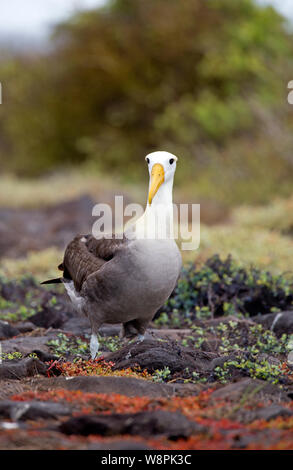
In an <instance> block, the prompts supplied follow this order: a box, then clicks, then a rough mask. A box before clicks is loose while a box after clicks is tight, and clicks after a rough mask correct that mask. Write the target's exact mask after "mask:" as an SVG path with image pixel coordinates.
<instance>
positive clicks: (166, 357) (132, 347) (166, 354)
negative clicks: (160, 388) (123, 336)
mask: <svg viewBox="0 0 293 470" xmlns="http://www.w3.org/2000/svg"><path fill="white" fill-rule="evenodd" d="M216 357H217V354H215V353H212V352H204V351H200V350H196V349H191V348H185V347H183V346H181V345H180V344H179V343H176V342H173V341H169V342H167V341H156V340H147V339H146V340H144V341H143V342H141V343H133V344H128V345H127V346H125V347H124V348H122V349H120V350H119V351H116V352H114V353H112V354H109V355H107V361H112V362H114V363H115V366H114V369H125V368H127V367H135V366H139V367H140V368H141V369H142V370H144V369H146V370H147V371H148V372H150V373H153V372H155V371H156V370H160V369H164V368H165V367H168V368H169V369H170V372H171V373H172V374H173V373H175V372H181V371H183V370H185V369H186V368H188V369H189V370H190V371H196V372H206V371H208V370H209V369H210V364H211V361H212V359H214V358H216Z"/></svg>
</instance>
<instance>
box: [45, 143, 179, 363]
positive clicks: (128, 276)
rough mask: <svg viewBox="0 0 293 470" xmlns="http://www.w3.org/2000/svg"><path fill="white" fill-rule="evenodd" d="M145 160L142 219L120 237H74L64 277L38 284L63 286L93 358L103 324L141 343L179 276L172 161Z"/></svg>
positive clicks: (166, 156) (167, 156)
mask: <svg viewBox="0 0 293 470" xmlns="http://www.w3.org/2000/svg"><path fill="white" fill-rule="evenodd" d="M145 160H146V162H147V166H148V171H149V191H148V197H147V203H146V209H145V212H144V213H143V215H142V216H141V217H140V218H139V219H138V220H137V221H136V222H135V223H133V225H131V226H130V227H128V228H127V229H126V230H124V233H123V235H122V237H120V238H115V235H113V236H112V237H102V238H95V237H94V236H93V235H92V234H90V235H78V236H76V237H75V238H74V239H73V240H72V241H71V242H70V243H69V244H68V245H67V247H66V249H65V253H64V259H63V262H62V263H61V264H60V265H59V266H58V268H59V269H60V270H61V271H63V276H62V277H60V278H58V279H51V280H48V281H44V282H42V284H52V283H57V282H61V283H63V284H64V287H65V289H66V291H67V293H68V295H69V297H70V299H71V301H72V303H73V304H74V306H75V307H76V308H77V309H78V311H79V312H82V313H83V314H85V315H86V316H87V317H88V319H89V321H90V325H91V339H90V352H91V358H92V359H95V358H96V356H97V353H98V349H99V341H98V330H99V328H100V327H101V325H102V324H103V323H110V324H116V323H122V330H121V338H126V339H127V340H132V339H137V340H138V341H142V340H143V339H144V333H145V330H146V328H147V326H148V324H149V323H150V321H151V320H152V319H153V317H154V315H155V313H156V312H157V310H158V309H159V308H160V307H161V306H162V305H163V304H164V303H165V301H166V300H167V299H168V297H169V296H170V294H171V292H172V291H173V289H174V287H175V285H176V283H177V280H178V277H179V274H180V269H181V263H182V260H181V255H180V251H179V249H178V247H177V244H176V242H175V240H174V236H173V202H172V191H173V180H174V174H175V170H176V163H177V157H176V156H175V155H173V154H171V153H169V152H163V151H159V152H153V153H150V154H148V155H147V156H146V157H145Z"/></svg>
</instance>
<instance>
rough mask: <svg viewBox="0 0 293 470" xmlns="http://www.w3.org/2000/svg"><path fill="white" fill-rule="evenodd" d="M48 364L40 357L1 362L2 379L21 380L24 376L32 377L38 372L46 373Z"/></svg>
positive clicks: (0, 377)
mask: <svg viewBox="0 0 293 470" xmlns="http://www.w3.org/2000/svg"><path fill="white" fill-rule="evenodd" d="M47 369H48V366H46V364H44V363H43V362H41V361H39V359H35V358H32V357H30V358H26V359H22V360H21V361H18V362H13V361H7V362H4V363H2V364H0V379H1V380H3V379H15V380H19V379H22V378H23V377H32V376H33V375H36V374H43V375H45V374H46V372H47Z"/></svg>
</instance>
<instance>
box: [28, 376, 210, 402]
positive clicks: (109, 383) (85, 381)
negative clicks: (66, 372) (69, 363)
mask: <svg viewBox="0 0 293 470" xmlns="http://www.w3.org/2000/svg"><path fill="white" fill-rule="evenodd" d="M183 387H184V385H180V384H164V383H154V382H151V381H149V380H143V379H135V378H132V377H110V376H109V377H97V376H78V377H54V378H50V379H42V380H38V382H37V389H38V390H49V389H50V390H51V389H58V388H64V389H66V390H81V391H82V392H89V393H117V394H120V395H125V396H128V397H144V396H146V397H150V398H160V397H173V396H177V395H180V396H182V394H184V391H183V390H182V388H183ZM200 390H201V388H200V387H198V386H197V385H194V388H193V387H192V386H191V384H188V395H197V394H198V393H199V392H200Z"/></svg>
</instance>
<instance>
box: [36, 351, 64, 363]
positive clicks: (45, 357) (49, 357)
mask: <svg viewBox="0 0 293 470" xmlns="http://www.w3.org/2000/svg"><path fill="white" fill-rule="evenodd" d="M32 353H33V354H35V355H36V356H37V358H38V359H40V361H41V362H50V361H56V360H57V359H58V357H57V356H54V355H53V354H49V353H46V352H44V351H40V350H39V349H34V350H33V351H32Z"/></svg>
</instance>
